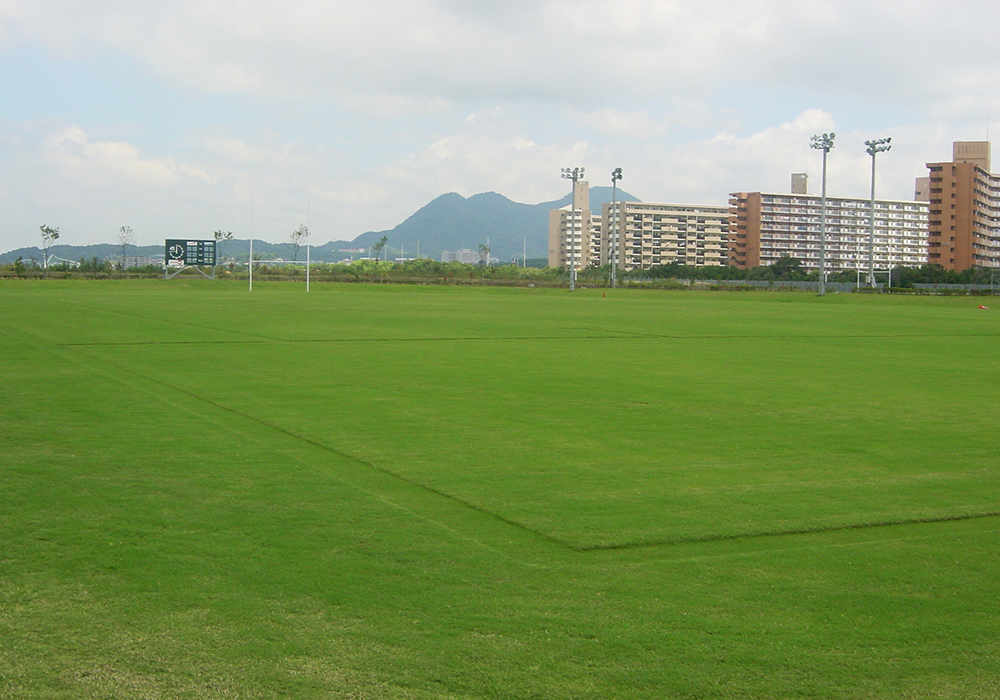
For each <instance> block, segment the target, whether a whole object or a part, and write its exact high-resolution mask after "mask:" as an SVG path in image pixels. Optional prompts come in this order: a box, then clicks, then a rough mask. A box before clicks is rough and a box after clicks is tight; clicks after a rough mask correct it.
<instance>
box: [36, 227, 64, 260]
mask: <svg viewBox="0 0 1000 700" xmlns="http://www.w3.org/2000/svg"><path fill="white" fill-rule="evenodd" d="M38 228H39V230H40V231H41V232H42V251H43V254H44V256H45V257H44V258H43V259H42V267H43V268H45V269H46V270H48V269H49V248H51V247H52V244H53V243H55V242H56V241H57V240H59V229H57V228H53V227H52V226H46V225H45V224H42V225H41V226H39V227H38Z"/></svg>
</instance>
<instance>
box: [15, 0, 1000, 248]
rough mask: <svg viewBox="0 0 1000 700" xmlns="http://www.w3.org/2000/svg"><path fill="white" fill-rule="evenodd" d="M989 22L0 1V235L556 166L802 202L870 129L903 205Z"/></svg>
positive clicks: (95, 231)
mask: <svg viewBox="0 0 1000 700" xmlns="http://www.w3.org/2000/svg"><path fill="white" fill-rule="evenodd" d="M998 26H1000V3H996V2H987V0H954V1H953V2H951V3H943V2H940V0H937V1H935V2H928V1H926V0H913V1H912V2H910V3H907V4H905V5H902V4H900V3H899V2H898V0H895V1H893V2H889V1H888V0H865V1H864V2H861V1H859V0H829V1H825V0H824V1H815V0H745V1H744V2H740V3H733V2H730V1H723V0H697V1H695V0H683V1H681V0H617V1H616V2H614V3H609V2H606V1H605V2H594V1H591V0H506V1H505V2H496V1H495V0H367V2H350V3H348V2H344V1H342V0H322V1H320V0H299V1H298V2H296V3H274V2H272V1H270V0H268V1H267V2H264V1H262V0H171V2H169V3H165V2H162V0H157V2H149V1H146V0H0V252H5V251H9V250H13V249H16V248H20V247H23V246H32V245H39V244H40V242H41V238H40V233H39V227H40V226H41V225H47V226H53V227H58V228H59V230H60V234H61V236H60V240H59V243H67V244H71V245H87V244H92V243H115V242H116V241H117V236H118V230H119V227H121V226H130V227H131V228H132V229H133V230H134V231H135V242H136V243H137V244H139V245H153V244H161V243H162V242H163V240H164V239H166V238H178V237H180V238H211V237H212V232H213V231H215V230H219V229H221V230H226V231H232V232H233V233H234V236H235V237H236V238H247V237H250V236H253V237H255V238H261V239H264V240H268V241H270V242H275V243H277V242H284V241H287V240H288V239H289V237H290V235H291V232H292V231H294V230H295V229H296V228H298V227H299V226H300V225H302V224H305V225H307V226H308V227H309V229H310V231H311V237H310V240H309V242H310V243H312V244H315V245H320V244H323V243H326V242H328V241H331V240H352V239H353V238H355V237H356V236H358V235H359V234H361V233H364V232H365V231H371V230H376V231H377V230H383V229H389V228H392V227H394V226H395V225H397V224H399V223H400V222H402V221H403V220H404V219H405V218H406V217H407V216H409V215H410V214H412V213H413V212H415V211H416V210H417V209H419V208H420V207H422V206H423V205H425V204H427V203H428V202H429V201H431V200H432V199H434V198H435V197H437V196H439V195H441V194H444V193H448V192H457V193H459V194H461V195H463V196H466V197H470V196H472V195H474V194H477V193H480V192H499V193H500V194H503V195H504V196H506V197H508V198H510V199H512V200H514V201H517V202H523V203H526V204H536V203H539V202H547V201H552V200H555V199H558V198H560V197H562V196H564V195H565V194H568V192H569V189H570V188H569V184H570V183H569V182H568V181H566V180H563V179H562V178H561V176H560V171H561V169H562V168H564V167H570V168H572V167H584V168H586V179H587V180H588V181H589V182H590V184H591V186H592V187H594V186H601V185H604V186H610V184H611V171H612V170H613V169H614V168H617V167H620V168H622V171H623V178H622V181H621V183H620V186H621V187H622V188H623V189H625V190H626V191H627V192H629V193H630V194H632V195H634V196H635V197H637V198H640V199H642V200H644V201H654V202H676V203H687V204H716V205H724V204H726V202H727V201H728V195H729V193H730V192H736V191H765V192H768V191H769V192H787V191H788V189H789V186H790V185H789V181H790V175H791V173H793V172H807V173H809V175H810V180H809V183H810V191H812V192H815V193H818V192H819V189H820V186H821V170H822V152H821V151H818V150H815V149H812V148H810V137H811V136H813V135H815V134H820V133H829V132H834V133H836V141H835V147H834V149H833V150H832V151H831V152H830V153H829V158H828V178H827V182H828V192H829V194H831V195H836V196H859V197H867V196H868V193H869V188H870V183H871V180H870V178H871V158H870V157H869V156H868V154H867V153H866V152H865V145H864V141H865V140H867V139H874V138H883V137H891V138H892V150H891V151H889V152H887V153H883V154H880V155H879V156H878V157H877V170H876V172H877V187H878V196H879V198H886V199H912V197H913V189H914V179H915V178H916V177H920V176H923V175H925V174H926V165H925V164H926V163H928V162H934V161H947V160H950V159H951V144H952V142H953V141H962V140H964V141H981V140H987V139H988V138H989V131H990V115H991V114H992V115H994V116H993V118H994V119H996V120H997V121H998V122H1000V43H998V42H996V41H994V40H993V39H994V38H995V35H994V34H993V32H995V31H996V28H997V27H998ZM977 32H980V33H981V34H982V36H981V37H980V38H976V37H975V34H976V33H977ZM939 46H940V47H941V48H936V47H939ZM935 62H937V63H935ZM995 130H996V131H1000V123H998V125H997V126H996V127H995ZM475 244H476V241H471V242H470V247H475Z"/></svg>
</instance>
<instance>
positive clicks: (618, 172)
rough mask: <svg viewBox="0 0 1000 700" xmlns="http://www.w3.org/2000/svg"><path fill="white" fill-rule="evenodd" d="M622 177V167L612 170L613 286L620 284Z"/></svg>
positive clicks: (611, 246)
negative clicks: (619, 238)
mask: <svg viewBox="0 0 1000 700" xmlns="http://www.w3.org/2000/svg"><path fill="white" fill-rule="evenodd" d="M621 179H622V169H621V168H615V169H614V170H612V171H611V244H610V246H609V247H610V248H611V288H612V289H614V288H615V287H617V286H618V181H619V180H621Z"/></svg>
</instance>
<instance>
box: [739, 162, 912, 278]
mask: <svg viewBox="0 0 1000 700" xmlns="http://www.w3.org/2000/svg"><path fill="white" fill-rule="evenodd" d="M796 177H797V178H799V180H798V181H796V180H795V179H794V178H796ZM802 177H803V176H802V175H801V174H797V175H795V176H793V190H794V191H795V193H794V194H771V193H765V192H735V193H732V194H730V199H729V213H730V229H729V264H731V265H734V266H736V267H739V268H743V269H746V268H752V267H759V266H762V265H772V264H774V263H775V262H777V261H778V260H779V259H780V258H782V257H783V256H790V257H792V258H795V259H796V260H798V261H799V262H800V263H802V267H803V268H804V269H806V270H818V269H819V263H820V218H821V202H822V199H821V198H820V197H819V196H818V195H809V194H805V193H804V192H805V188H804V185H803V182H804V181H803V180H802V179H801V178H802ZM870 221H871V200H870V199H853V198H847V197H830V196H827V198H826V251H825V267H826V270H827V271H828V272H841V271H845V270H867V269H868V256H869V252H868V249H869V239H870ZM927 232H928V207H927V203H926V202H918V201H897V200H876V201H875V239H874V253H875V254H874V258H875V269H876V271H877V270H887V269H891V268H893V267H897V266H900V265H902V266H907V267H915V266H919V265H923V264H925V263H926V262H927Z"/></svg>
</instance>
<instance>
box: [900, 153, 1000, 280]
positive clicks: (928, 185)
mask: <svg viewBox="0 0 1000 700" xmlns="http://www.w3.org/2000/svg"><path fill="white" fill-rule="evenodd" d="M927 168H928V170H929V171H930V174H929V176H928V177H927V178H920V179H918V180H917V197H918V198H919V199H924V200H926V202H927V205H928V207H929V212H930V217H929V232H928V248H929V250H928V262H931V263H935V264H938V265H942V266H943V267H944V268H945V269H948V270H956V271H959V272H960V271H962V270H966V269H968V268H970V267H988V268H997V267H1000V176H997V175H993V174H991V173H990V143H989V142H988V141H956V142H955V143H953V144H952V160H951V161H950V162H947V163H928V164H927Z"/></svg>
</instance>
